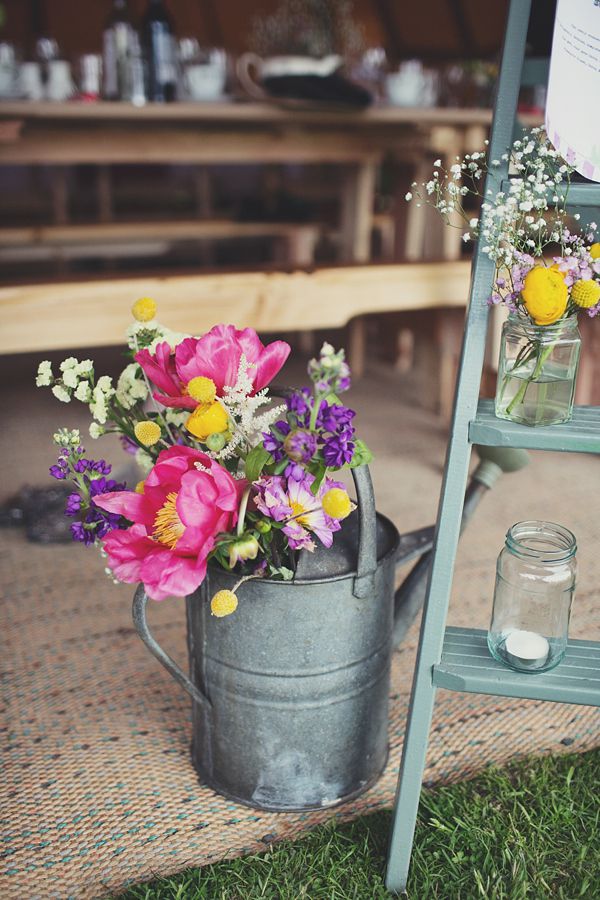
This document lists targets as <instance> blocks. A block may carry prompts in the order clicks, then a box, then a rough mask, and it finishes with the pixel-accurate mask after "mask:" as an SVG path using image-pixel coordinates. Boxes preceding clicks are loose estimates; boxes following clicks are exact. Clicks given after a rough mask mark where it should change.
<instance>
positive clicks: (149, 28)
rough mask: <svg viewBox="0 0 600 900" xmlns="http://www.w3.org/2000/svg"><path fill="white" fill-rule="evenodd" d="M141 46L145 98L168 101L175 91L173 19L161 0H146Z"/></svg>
mask: <svg viewBox="0 0 600 900" xmlns="http://www.w3.org/2000/svg"><path fill="white" fill-rule="evenodd" d="M142 47H143V51H144V56H145V58H146V66H147V79H148V80H147V95H148V100H151V101H154V102H155V103H170V102H172V101H173V100H175V97H176V94H177V65H176V52H175V38H174V35H173V21H172V19H171V17H170V15H169V13H168V12H167V10H166V8H165V4H164V2H163V0H149V2H148V9H147V10H146V13H145V15H144V18H143V20H142Z"/></svg>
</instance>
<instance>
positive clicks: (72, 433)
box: [52, 428, 81, 447]
mask: <svg viewBox="0 0 600 900" xmlns="http://www.w3.org/2000/svg"><path fill="white" fill-rule="evenodd" d="M52 440H53V441H54V443H55V444H58V446H59V447H69V446H71V447H78V446H79V445H80V444H81V435H80V434H79V429H78V428H73V429H70V428H59V429H58V431H57V432H56V434H53V435H52Z"/></svg>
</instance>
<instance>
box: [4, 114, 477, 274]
mask: <svg viewBox="0 0 600 900" xmlns="http://www.w3.org/2000/svg"><path fill="white" fill-rule="evenodd" d="M489 121H490V113H489V111H488V110H486V109H405V108H397V107H373V108H370V109H367V110H363V111H333V110H323V109H308V108H301V107H300V106H296V107H294V108H290V107H284V106H278V105H275V104H270V103H234V102H231V103H213V104H207V103H204V104H201V103H175V104H166V105H163V104H148V105H147V106H143V107H132V106H130V105H129V104H125V103H90V104H85V103H77V102H71V103H34V102H20V101H18V102H5V103H1V104H0V165H50V166H54V167H56V175H57V178H56V188H55V209H56V210H57V214H56V216H55V218H56V223H57V224H65V223H66V221H68V216H67V212H66V206H67V203H66V197H65V191H66V188H65V186H64V178H63V180H62V181H61V178H60V174H61V172H64V167H65V166H68V165H76V164H84V163H86V164H93V165H97V166H98V167H99V171H100V173H102V172H103V171H105V169H106V166H108V165H110V164H111V163H130V164H143V163H175V164H177V163H180V164H198V165H202V166H204V165H217V164H218V165H223V164H228V163H229V164H244V163H255V164H259V163H263V164H264V163H285V162H287V163H302V164H317V163H330V164H334V165H339V166H343V167H344V171H345V174H346V178H345V181H344V188H343V195H342V207H341V215H340V220H341V221H340V227H341V235H342V248H341V249H342V258H343V259H344V260H347V261H353V262H364V261H367V260H368V258H369V248H370V234H371V224H372V215H373V200H374V193H375V175H376V170H377V166H378V164H379V163H380V162H381V160H382V159H383V157H384V156H386V155H392V156H396V157H397V158H399V159H401V160H403V161H409V162H413V163H417V162H418V161H419V160H422V159H423V151H424V148H431V149H432V151H433V152H434V153H436V154H438V153H439V154H442V155H444V151H445V149H446V148H447V149H448V152H449V153H450V155H451V156H453V155H454V154H455V153H457V152H458V153H460V152H462V151H463V150H464V149H465V148H474V147H475V146H481V142H482V140H483V137H484V136H485V131H486V129H487V126H488V124H489ZM428 158H429V154H428ZM99 198H100V207H101V209H102V207H103V206H104V207H106V206H107V201H106V184H105V183H104V184H103V181H102V178H100V181H99ZM105 212H106V210H105ZM101 218H103V219H104V220H105V221H106V220H107V219H108V218H109V216H108V214H105V215H104V216H101ZM421 218H422V217H421ZM419 221H420V220H419ZM422 230H423V226H422V225H421V224H419V223H418V224H417V225H416V226H414V227H413V226H411V229H410V230H409V241H408V245H407V246H408V250H409V253H408V255H409V256H410V257H411V258H415V257H417V256H418V249H417V245H418V241H419V235H420V236H421V238H422ZM410 235H412V236H410ZM454 255H456V254H454Z"/></svg>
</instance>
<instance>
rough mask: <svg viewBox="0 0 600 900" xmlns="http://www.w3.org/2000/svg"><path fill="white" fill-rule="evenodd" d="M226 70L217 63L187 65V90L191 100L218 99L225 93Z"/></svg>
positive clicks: (185, 78)
mask: <svg viewBox="0 0 600 900" xmlns="http://www.w3.org/2000/svg"><path fill="white" fill-rule="evenodd" d="M225 76H226V70H225V67H224V66H220V65H218V64H215V63H208V64H207V65H203V64H202V63H190V64H189V65H187V66H186V67H185V70H184V80H185V90H186V93H187V95H188V97H189V98H190V100H217V99H218V98H219V97H221V96H222V95H223V90H224V88H225Z"/></svg>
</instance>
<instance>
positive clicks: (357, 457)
mask: <svg viewBox="0 0 600 900" xmlns="http://www.w3.org/2000/svg"><path fill="white" fill-rule="evenodd" d="M372 459H373V454H372V453H371V451H370V450H369V448H368V447H367V445H366V444H365V442H364V441H361V440H360V438H359V439H358V440H357V441H356V443H355V447H354V455H353V456H352V459H351V460H350V462H349V463H348V465H349V466H350V468H351V469H356V468H357V466H367V465H368V464H369V463H370V462H371V461H372Z"/></svg>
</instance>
